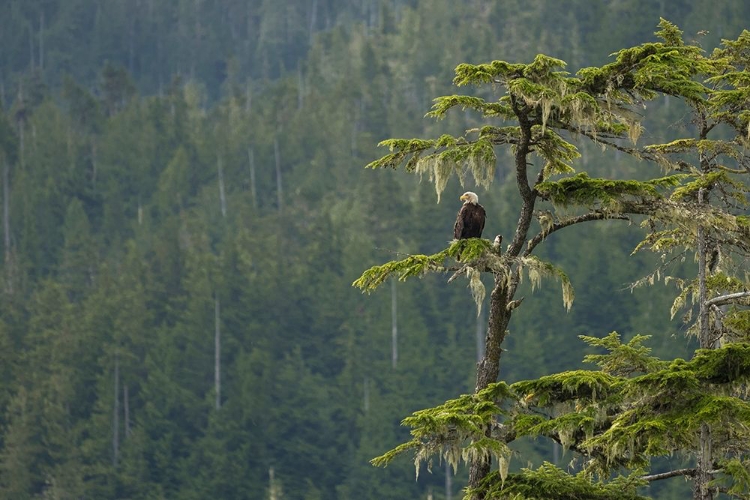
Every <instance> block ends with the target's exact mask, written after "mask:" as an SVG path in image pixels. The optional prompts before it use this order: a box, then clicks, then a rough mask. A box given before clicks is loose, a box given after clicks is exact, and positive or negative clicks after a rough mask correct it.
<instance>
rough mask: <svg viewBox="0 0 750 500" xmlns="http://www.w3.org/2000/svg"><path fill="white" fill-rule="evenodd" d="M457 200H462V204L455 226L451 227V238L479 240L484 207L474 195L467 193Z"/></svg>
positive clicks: (482, 225)
mask: <svg viewBox="0 0 750 500" xmlns="http://www.w3.org/2000/svg"><path fill="white" fill-rule="evenodd" d="M459 199H460V200H463V202H464V204H463V206H462V207H461V210H459V211H458V216H457V217H456V224H455V225H454V226H453V238H455V239H457V240H464V239H466V238H481V237H482V230H483V229H484V219H485V216H486V213H485V211H484V207H483V206H482V205H480V204H479V197H478V196H477V195H476V193H472V192H471V191H467V192H465V193H464V194H462V195H461V197H460V198H459Z"/></svg>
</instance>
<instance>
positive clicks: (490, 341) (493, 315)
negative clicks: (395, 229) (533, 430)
mask: <svg viewBox="0 0 750 500" xmlns="http://www.w3.org/2000/svg"><path fill="white" fill-rule="evenodd" d="M511 105H512V107H513V110H514V112H515V114H516V116H517V117H518V122H519V124H520V128H521V137H520V139H519V142H518V145H517V147H516V151H515V155H514V163H515V171H516V184H517V186H518V192H519V193H520V195H521V201H522V204H521V212H520V214H519V217H518V224H517V225H516V231H515V233H514V235H513V240H512V241H511V244H510V245H509V246H508V250H507V252H506V254H507V255H508V257H510V258H511V259H512V258H515V257H518V256H519V255H521V252H522V249H523V248H524V245H526V243H527V239H528V238H527V237H528V233H529V228H530V227H531V220H532V218H533V213H534V205H535V203H536V193H535V191H534V190H533V189H532V188H531V186H529V180H528V173H527V158H528V155H529V153H530V151H531V150H530V146H529V144H530V141H531V127H532V124H531V123H530V122H529V120H528V116H527V114H526V112H525V111H524V110H523V109H522V107H521V105H519V104H518V103H517V102H516V100H515V99H514V98H513V97H511ZM509 262H510V261H509ZM508 272H510V279H508V277H507V276H506V275H505V274H504V273H502V274H500V273H498V274H495V276H494V285H493V288H492V293H491V294H490V305H489V309H490V311H489V321H488V324H487V335H486V337H485V342H484V356H483V357H482V359H481V360H480V361H479V363H477V379H476V387H475V392H479V391H481V390H482V389H485V388H486V387H487V386H489V385H490V384H492V383H494V382H496V381H497V378H498V375H499V374H500V356H501V354H502V343H503V341H504V340H505V336H506V335H507V332H508V323H509V322H510V318H511V315H512V310H511V309H510V308H508V304H510V302H511V301H512V300H513V296H514V295H515V293H516V288H517V287H518V283H519V282H520V277H521V274H520V273H521V270H520V269H519V268H518V267H515V268H509V269H508ZM485 435H486V436H487V437H490V435H491V429H490V427H489V426H488V427H487V429H486V430H485ZM490 467H491V460H490V458H487V459H481V458H480V459H477V460H475V461H473V462H472V463H471V464H470V465H469V488H478V487H479V486H480V485H481V483H482V480H483V479H484V478H485V477H486V476H487V474H489V472H490ZM474 498H475V500H481V499H482V498H484V496H483V495H478V496H475V497H474Z"/></svg>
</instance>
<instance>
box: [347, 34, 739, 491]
mask: <svg viewBox="0 0 750 500" xmlns="http://www.w3.org/2000/svg"><path fill="white" fill-rule="evenodd" d="M660 28H661V30H660V31H659V32H657V36H658V37H659V38H660V41H658V42H652V43H644V44H642V45H639V46H636V47H633V48H629V49H624V50H621V51H619V52H618V53H617V54H616V57H615V60H614V61H613V62H611V63H609V64H606V65H604V66H601V67H592V68H585V69H582V70H580V71H579V72H578V73H576V75H575V76H571V75H569V74H567V73H565V72H563V71H562V68H563V67H564V66H565V63H564V62H563V61H560V60H557V59H553V58H550V57H547V56H544V55H538V56H537V57H536V58H535V59H534V61H533V62H532V63H530V64H511V63H507V62H504V61H493V62H492V63H488V64H481V65H469V64H462V65H459V66H458V67H457V68H456V77H455V79H454V83H455V84H456V85H459V86H464V85H476V86H479V87H480V91H479V92H478V94H479V95H481V96H492V93H491V92H492V90H496V89H501V90H502V91H503V93H502V94H501V95H500V97H499V98H496V99H494V100H493V98H492V97H489V98H488V97H478V96H470V95H451V96H445V97H440V98H438V99H436V100H435V104H434V106H433V109H432V111H431V112H430V113H428V115H430V116H432V117H436V118H442V117H444V116H445V114H446V113H447V112H448V111H449V110H451V109H452V108H455V107H460V108H463V109H471V110H474V111H477V112H479V113H480V114H481V115H482V117H483V119H484V120H486V121H487V122H488V123H487V124H483V125H482V126H480V127H477V128H475V129H472V130H468V131H467V133H466V135H465V136H462V137H452V136H448V135H443V136H441V137H440V138H438V139H433V140H422V139H410V140H409V139H391V140H387V141H384V142H383V143H381V145H384V146H388V147H389V148H390V149H391V153H390V154H388V155H386V156H384V157H383V158H381V159H379V160H376V161H374V162H372V163H371V164H370V165H368V166H369V167H372V168H378V167H392V168H397V167H398V166H400V165H401V164H404V163H405V169H406V170H407V171H409V172H413V173H417V174H420V175H428V176H429V177H430V180H431V181H433V182H434V184H435V188H436V192H437V195H438V200H439V197H440V194H441V192H442V191H443V190H444V189H445V187H446V183H447V180H448V178H449V177H450V176H452V175H456V176H458V178H459V179H460V180H461V182H462V183H463V182H464V181H465V180H466V178H467V177H468V176H471V177H473V180H474V182H475V183H476V184H477V185H479V186H481V187H484V188H490V186H491V183H492V181H493V179H494V178H495V166H496V163H497V159H498V155H497V153H496V151H497V149H498V148H500V147H509V148H510V149H511V157H512V158H513V169H512V170H513V171H514V173H515V182H516V187H517V190H518V194H519V199H520V203H519V207H518V223H517V226H516V228H515V230H514V231H513V232H512V233H510V234H509V233H508V232H506V233H505V234H501V235H499V236H504V237H505V238H508V237H509V238H508V239H509V240H510V243H509V244H508V245H507V248H505V249H501V248H499V246H498V245H493V244H491V243H490V241H489V240H484V239H472V240H461V241H454V242H452V243H451V245H450V246H449V247H448V248H446V249H445V250H443V251H441V252H438V253H437V254H433V255H410V256H408V257H407V258H406V259H403V260H399V261H392V262H388V263H386V264H383V265H380V266H375V267H373V268H371V269H369V270H367V271H365V272H364V274H363V275H362V276H361V277H360V278H359V279H358V280H357V281H355V283H354V285H355V286H357V287H359V288H361V289H362V290H363V291H370V290H373V289H375V288H377V287H378V286H379V285H380V284H382V283H383V282H384V281H385V280H386V279H387V278H389V277H390V276H396V277H398V278H399V279H401V280H405V279H407V278H410V277H413V276H422V275H424V274H426V273H431V272H442V273H452V276H451V279H450V280H449V281H452V280H453V279H454V278H456V277H457V276H462V275H465V276H466V277H467V279H468V281H469V285H470V288H471V291H472V294H473V295H474V297H475V300H476V301H477V303H478V304H479V303H481V300H482V299H483V297H484V294H485V291H484V287H483V286H482V282H481V280H480V276H481V273H490V274H491V275H492V276H493V280H494V283H493V287H492V290H491V292H490V304H489V320H488V329H487V336H486V341H485V345H486V348H485V353H484V356H483V358H482V359H481V361H480V362H479V363H478V365H477V377H476V387H475V391H474V393H473V394H472V395H466V396H461V397H460V398H458V399H455V400H451V401H448V402H446V403H445V404H444V405H440V406H439V407H437V408H432V409H427V410H422V411H419V412H416V413H414V414H413V415H412V416H411V417H408V418H406V419H405V420H404V422H403V423H404V425H407V426H410V427H412V436H413V439H412V440H410V441H408V442H406V443H404V444H402V445H400V446H398V447H397V448H395V449H393V450H391V451H389V452H387V453H386V454H384V455H383V456H381V457H378V458H376V459H374V460H373V463H375V464H376V465H385V464H387V463H388V462H389V461H390V460H392V459H393V458H394V457H395V456H397V455H399V454H401V453H403V452H406V451H413V452H414V453H415V464H416V466H417V472H419V466H420V463H421V462H423V461H425V462H427V463H428V466H429V464H430V463H431V462H430V460H431V457H432V456H433V455H437V456H438V457H439V458H441V459H445V460H446V461H447V462H449V463H450V464H451V465H452V466H453V467H454V468H456V467H457V466H458V464H459V462H460V461H464V462H465V463H466V464H467V466H468V467H469V485H468V488H467V492H468V496H469V497H471V498H477V499H479V498H642V497H641V496H640V495H639V493H638V488H639V487H641V486H644V485H646V484H648V483H649V482H651V481H655V480H659V479H665V478H668V477H674V476H678V475H684V476H688V477H691V478H694V479H696V481H695V484H696V488H695V491H696V493H695V495H696V496H695V498H700V499H701V500H703V499H708V498H713V496H712V493H710V492H709V489H710V488H712V487H715V486H714V483H711V484H709V483H708V481H709V480H710V479H711V478H712V477H713V476H714V475H715V474H719V473H720V474H721V479H725V480H726V482H727V484H728V485H729V486H727V487H726V490H727V491H729V492H731V493H739V494H742V493H743V492H744V493H747V483H746V481H745V480H744V479H743V478H744V477H747V470H746V468H745V464H744V462H743V460H744V458H743V457H744V454H743V453H744V451H743V447H744V445H740V444H738V443H742V442H743V440H744V441H745V442H746V441H747V437H746V436H745V433H746V430H745V429H746V426H747V424H748V423H750V420H748V418H750V411H749V410H750V405H748V404H746V403H745V402H744V401H743V400H742V399H741V398H738V397H735V396H736V391H737V390H738V389H739V388H740V387H741V384H742V383H743V382H744V381H746V378H747V375H748V374H749V373H750V372H747V371H746V368H745V367H748V366H750V363H749V361H748V359H749V358H748V357H747V355H748V354H749V352H748V351H747V346H746V345H744V344H729V345H726V346H725V347H724V348H722V349H717V350H715V352H714V351H705V350H703V351H699V352H698V353H697V354H696V356H695V357H694V358H693V359H692V360H690V361H683V360H675V361H673V362H665V361H660V360H658V359H656V358H653V357H651V356H650V355H649V350H648V349H647V348H646V347H644V346H643V345H642V343H643V341H644V340H645V339H644V337H643V336H636V337H635V338H633V339H632V340H631V341H630V342H628V343H622V342H621V341H620V338H619V336H618V335H617V334H616V333H612V334H610V335H609V336H607V337H604V338H601V339H600V338H594V337H586V338H584V340H585V341H586V342H587V343H589V344H590V345H592V346H596V347H600V348H605V349H607V350H609V354H604V355H596V356H589V357H587V358H586V360H587V361H590V362H595V363H597V364H598V365H599V366H600V369H599V370H595V371H584V370H579V371H573V372H564V373H560V374H556V375H550V376H547V377H542V378H541V379H538V380H531V381H527V382H519V383H516V384H513V385H508V384H506V383H504V382H498V375H499V373H500V371H499V370H500V358H501V354H502V352H503V349H502V344H503V341H504V340H505V337H506V335H507V332H508V330H507V329H508V326H509V323H510V319H511V316H512V314H513V310H514V309H515V308H516V307H518V306H519V305H520V303H521V300H523V298H517V297H516V292H517V290H518V286H519V284H520V283H521V281H522V278H523V277H524V276H528V278H529V279H530V281H531V282H532V285H537V284H538V282H539V280H540V279H541V278H542V277H545V276H547V277H554V278H557V279H558V280H559V281H560V282H561V283H562V288H563V301H564V303H565V305H566V307H568V308H569V307H570V306H571V304H572V301H573V297H574V294H573V288H572V284H571V283H570V281H569V279H568V277H567V276H566V274H565V273H564V271H563V270H561V269H559V268H557V267H556V266H554V264H552V263H549V262H543V261H541V260H540V259H538V258H537V257H535V256H534V255H533V252H534V250H535V249H536V248H537V246H539V245H541V244H542V243H543V242H544V241H545V239H546V238H547V237H548V236H549V235H550V234H552V233H554V232H557V231H560V230H562V229H565V228H567V227H570V226H572V225H575V224H580V223H583V222H588V221H597V220H604V219H630V218H631V217H633V216H646V220H647V223H648V224H650V225H651V226H652V227H656V226H657V225H659V224H662V225H666V226H667V228H666V229H664V230H654V231H652V232H651V233H650V234H649V236H648V237H647V239H646V242H645V243H644V246H650V247H651V248H652V249H654V250H657V251H665V250H670V249H673V248H676V247H686V246H687V248H688V251H689V249H690V248H693V249H694V250H695V249H696V247H697V254H698V256H699V264H700V265H699V268H700V269H701V270H702V271H700V272H699V277H698V279H697V280H694V282H682V284H683V286H684V288H683V291H682V293H681V294H680V297H678V305H679V304H681V303H682V302H684V300H685V298H686V297H688V296H690V295H691V294H692V296H693V297H695V299H696V302H698V304H699V310H700V313H699V321H698V323H697V328H698V329H699V330H700V331H701V332H703V333H701V334H700V337H701V338H703V337H705V338H706V341H705V342H703V341H701V345H702V347H709V344H711V345H712V343H715V342H716V340H718V337H717V336H716V335H714V337H713V338H711V337H710V334H709V333H706V332H704V330H706V329H708V331H714V330H715V329H716V328H719V330H720V331H723V329H722V327H718V326H711V327H710V328H709V325H716V324H718V323H716V319H718V316H719V315H720V314H726V313H718V312H716V313H714V314H713V316H711V314H709V311H708V310H709V309H710V306H711V305H719V304H720V303H726V301H729V300H743V299H745V298H746V294H745V293H744V290H747V287H746V285H745V284H741V283H739V282H736V281H731V279H730V281H729V283H731V284H732V285H733V286H734V287H735V288H737V289H741V290H743V292H738V294H734V295H732V294H729V293H726V292H728V291H731V290H722V289H719V290H715V291H713V292H712V294H711V296H712V297H713V298H711V299H709V298H708V297H709V296H708V295H707V293H708V282H710V281H711V276H713V275H712V274H705V270H706V268H707V267H710V265H709V264H708V263H707V262H706V261H707V259H708V253H707V252H708V248H709V246H708V242H709V241H710V242H711V245H713V246H712V247H710V248H718V247H720V246H721V244H722V243H726V244H731V245H734V246H735V247H737V248H740V249H742V250H744V248H745V245H746V242H747V221H746V219H745V218H744V217H742V216H734V215H732V213H731V212H725V211H720V210H718V209H716V208H714V205H711V204H710V203H709V202H708V198H707V195H708V192H709V191H711V192H713V193H715V194H716V195H717V197H718V198H719V199H722V198H723V199H726V200H730V199H731V200H734V203H735V204H738V203H744V202H745V201H746V197H745V194H744V191H745V190H744V187H743V186H742V185H741V184H740V183H739V182H738V181H736V180H735V179H734V178H733V177H732V174H740V173H745V172H746V171H747V166H746V164H745V163H744V162H745V157H744V148H745V147H746V143H747V127H748V119H747V116H748V112H747V111H746V108H747V102H748V101H747V94H746V90H745V89H744V86H745V82H746V78H745V77H743V76H742V75H744V72H743V71H742V70H743V69H744V61H745V59H744V57H745V56H746V54H747V49H746V48H745V47H746V46H747V45H746V44H747V40H746V39H747V36H746V35H745V34H744V33H743V35H742V36H741V37H740V38H739V39H738V40H737V41H736V42H727V43H726V49H725V50H724V51H718V52H716V53H714V54H713V55H712V56H711V57H705V56H704V55H703V54H702V51H701V49H700V48H698V47H697V46H693V45H686V44H685V43H684V42H683V41H682V38H681V32H680V31H679V30H678V29H677V28H676V27H675V26H674V25H672V24H671V23H669V22H667V21H664V20H662V21H661V23H660ZM707 78H708V80H707V82H708V84H709V85H710V84H713V85H714V87H715V88H714V89H711V88H710V87H708V86H706V84H704V82H703V81H704V80H706V79H707ZM484 87H491V88H490V89H489V90H484ZM661 95H666V96H672V97H675V98H678V99H680V100H682V101H684V102H686V103H688V105H690V106H691V107H692V108H693V109H694V110H696V116H697V117H698V118H699V120H698V123H699V130H700V133H701V134H702V135H701V136H700V137H699V138H697V139H695V140H687V141H682V142H680V141H678V142H676V143H672V144H668V145H661V146H652V147H646V148H637V147H636V143H637V140H638V138H639V136H640V134H641V131H642V125H641V123H640V119H639V116H640V115H639V114H638V113H637V109H638V107H640V106H645V103H646V102H648V101H650V100H652V99H654V98H655V97H657V96H661ZM497 122H506V123H507V124H506V123H501V124H500V125H498V124H496V123H497ZM718 123H725V124H728V125H729V126H730V128H732V129H733V130H737V131H740V134H738V135H735V136H734V138H733V139H732V141H727V142H721V141H709V140H708V137H707V134H708V132H710V131H711V130H712V129H713V128H714V127H715V126H716V125H717V124H718ZM584 137H585V138H588V139H590V140H591V141H593V142H594V143H597V144H599V145H602V146H604V147H605V148H610V149H616V150H619V151H621V152H625V153H629V154H632V155H634V156H637V157H638V158H640V159H645V160H649V162H645V164H646V165H649V166H650V167H653V164H654V163H657V162H658V163H659V164H660V165H662V166H664V167H666V168H667V169H668V170H669V171H670V172H669V175H667V176H664V177H653V176H652V177H651V178H649V179H647V180H645V181H644V180H620V179H614V178H610V179H604V178H591V177H590V176H589V175H587V174H586V173H585V172H578V173H576V172H575V170H574V167H573V165H574V163H573V162H574V161H575V160H576V158H577V157H578V156H579V153H578V150H577V148H576V146H575V145H574V144H573V143H572V141H573V140H576V139H580V138H584ZM628 140H629V142H628ZM687 151H691V152H696V154H697V155H698V157H699V161H698V163H697V164H696V166H695V167H693V168H691V166H690V165H689V164H688V163H686V162H685V160H684V159H683V158H682V157H681V156H680V154H681V153H685V152H687ZM671 156H674V158H672V157H671ZM720 157H723V158H730V159H732V160H733V161H734V162H736V166H735V167H727V166H726V165H725V164H724V163H723V162H722V161H721V160H719V158H720ZM729 187H732V188H733V190H730V189H729ZM688 199H690V203H687V200H688ZM696 222H697V224H696ZM699 228H700V229H699ZM720 235H724V236H720ZM712 251H713V250H712ZM722 251H724V252H726V250H717V252H719V253H721V252H722ZM459 253H460V254H461V262H459V263H455V262H454V258H455V257H456V256H457V255H458V254H459ZM701 256H702V257H701ZM701 261H703V262H702V263H701ZM711 272H712V273H713V272H714V271H711ZM655 274H656V273H655ZM700 276H704V277H703V278H701V277H700ZM723 278H725V277H723ZM725 281H726V280H725ZM715 286H725V285H723V284H718V283H717V285H715ZM700 290H703V291H702V292H701V291H700ZM722 293H723V295H721V294H722ZM701 297H702V298H701ZM680 300H682V302H679V301H680ZM712 300H713V301H714V302H712ZM727 316H729V317H730V318H732V319H733V321H734V324H737V323H738V322H742V321H746V319H745V318H746V317H745V316H744V313H743V312H742V311H739V312H737V313H732V314H727ZM739 318H743V319H739ZM730 323H731V322H730ZM740 328H742V327H740ZM715 428H721V431H720V432H719V433H718V434H719V435H717V436H712V435H711V434H710V429H715ZM528 435H530V436H545V437H548V438H551V439H552V440H554V441H557V442H558V443H560V444H562V445H563V447H564V448H566V449H569V450H572V451H573V452H575V453H576V454H578V455H580V457H581V458H582V460H583V462H582V470H581V472H579V473H578V474H575V475H573V474H569V473H567V472H565V471H563V470H561V469H558V468H557V467H555V466H553V465H551V464H544V465H542V466H541V467H539V468H538V469H536V470H534V469H524V470H523V471H522V472H520V473H516V474H509V473H508V471H509V462H510V458H511V451H510V449H509V447H508V444H509V443H510V442H511V441H514V440H515V439H517V438H519V437H522V436H528ZM732 436H734V437H736V438H737V437H739V440H735V439H732ZM696 443H700V446H699V447H698V448H699V450H700V451H697V450H696ZM709 443H710V445H709ZM729 443H731V444H729ZM711 445H714V450H716V449H721V451H722V453H725V458H724V459H725V460H726V461H725V462H721V461H716V460H711V454H710V453H711V452H710V451H707V450H710V449H711ZM673 453H687V454H688V455H694V456H697V457H699V459H698V466H697V467H695V468H688V469H684V470H675V471H670V472H669V473H666V474H650V475H649V474H646V472H645V471H646V470H647V469H648V468H649V464H650V458H651V457H654V456H662V455H670V454H673ZM714 456H715V455H714ZM493 460H494V461H496V462H497V464H498V469H499V470H497V471H496V472H491V462H492V461H493ZM722 464H724V465H722ZM623 473H624V474H625V475H624V476H616V477H615V476H614V475H615V474H623ZM612 477H615V479H612Z"/></svg>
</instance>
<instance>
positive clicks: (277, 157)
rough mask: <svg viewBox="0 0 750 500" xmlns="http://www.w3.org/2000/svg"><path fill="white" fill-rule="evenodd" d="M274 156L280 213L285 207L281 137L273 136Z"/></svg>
mask: <svg viewBox="0 0 750 500" xmlns="http://www.w3.org/2000/svg"><path fill="white" fill-rule="evenodd" d="M273 156H274V160H275V161H276V201H277V203H278V204H279V213H281V212H282V211H283V208H284V196H283V194H284V193H283V187H282V183H281V152H280V151H279V138H278V137H274V138H273Z"/></svg>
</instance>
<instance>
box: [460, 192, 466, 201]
mask: <svg viewBox="0 0 750 500" xmlns="http://www.w3.org/2000/svg"><path fill="white" fill-rule="evenodd" d="M458 199H459V200H461V201H466V200H467V199H468V198H467V197H466V195H465V194H462V195H461V196H460V197H459V198H458Z"/></svg>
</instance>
